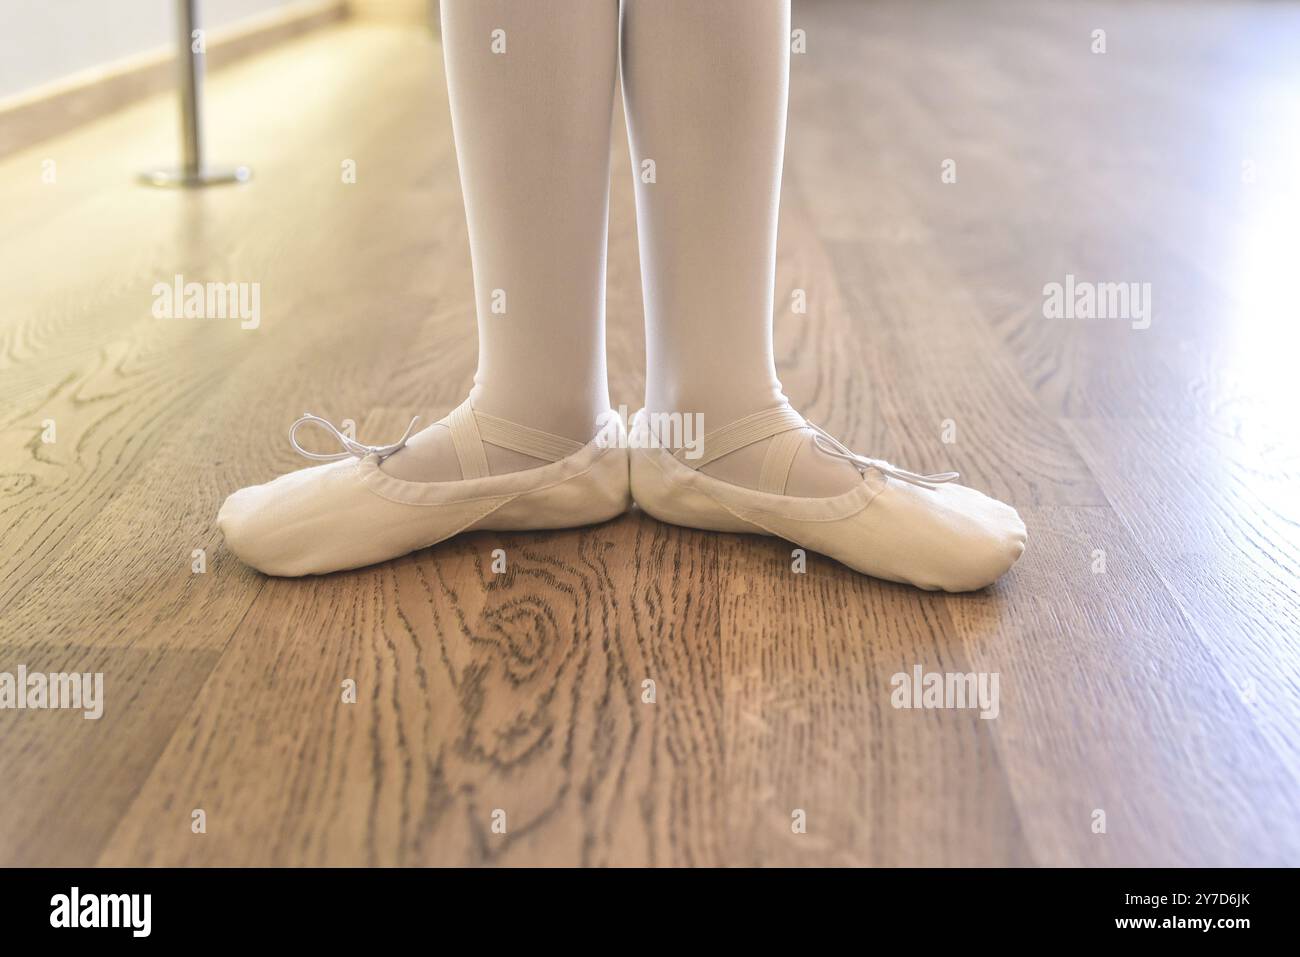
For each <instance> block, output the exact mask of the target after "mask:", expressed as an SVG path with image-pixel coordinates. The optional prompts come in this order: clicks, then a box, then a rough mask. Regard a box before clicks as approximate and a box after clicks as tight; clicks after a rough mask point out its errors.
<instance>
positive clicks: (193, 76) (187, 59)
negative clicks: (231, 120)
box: [140, 0, 252, 188]
mask: <svg viewBox="0 0 1300 957" xmlns="http://www.w3.org/2000/svg"><path fill="white" fill-rule="evenodd" d="M198 24H199V16H198V0H176V67H177V81H178V82H177V87H178V91H179V94H180V146H181V163H180V165H179V166H172V167H165V168H162V169H156V170H150V171H149V172H147V173H142V174H141V175H140V179H141V180H142V181H143V182H145V183H147V184H149V185H150V186H173V187H175V186H179V187H188V188H193V187H198V186H213V185H216V184H218V183H243V182H246V181H247V180H248V179H249V177H250V176H252V171H251V170H249V168H248V167H247V166H209V165H207V164H206V163H205V162H204V160H203V66H204V52H203V51H204V49H205V44H204V43H203V42H202V34H201V33H200V32H199V25H198Z"/></svg>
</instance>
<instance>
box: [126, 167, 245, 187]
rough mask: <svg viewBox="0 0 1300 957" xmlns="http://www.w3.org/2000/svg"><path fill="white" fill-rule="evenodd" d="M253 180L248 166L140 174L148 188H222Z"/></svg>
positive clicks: (159, 170)
mask: <svg viewBox="0 0 1300 957" xmlns="http://www.w3.org/2000/svg"><path fill="white" fill-rule="evenodd" d="M252 178H253V171H252V170H251V169H249V168H248V167H247V166H205V167H203V168H202V169H200V170H197V171H196V170H187V169H185V168H184V167H181V166H171V167H168V168H166V169H157V170H151V171H150V172H148V173H141V174H140V182H142V183H144V184H146V185H148V186H162V187H171V188H180V189H194V188H197V187H199V186H220V185H222V184H224V183H247V182H248V181H249V180H250V179H252Z"/></svg>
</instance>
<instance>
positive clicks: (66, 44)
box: [0, 0, 293, 99]
mask: <svg viewBox="0 0 1300 957" xmlns="http://www.w3.org/2000/svg"><path fill="white" fill-rule="evenodd" d="M291 2H293V0H199V23H200V25H202V26H204V27H220V26H226V25H228V24H231V23H235V22H237V21H239V20H243V19H246V18H248V17H250V16H256V15H257V14H261V13H266V12H268V11H270V10H274V9H275V8H277V7H283V6H287V5H289V4H290V3H291ZM175 6H176V4H175V0H0V99H3V98H4V97H7V96H11V95H13V94H15V93H21V92H23V91H25V90H29V89H31V88H32V87H36V86H41V85H42V84H45V83H49V82H51V81H53V80H58V79H61V78H63V77H66V76H68V75H69V74H72V73H76V72H78V71H80V70H86V69H90V68H92V67H102V66H107V65H108V64H110V63H112V62H113V61H114V60H120V59H122V58H124V57H129V56H132V55H134V54H137V53H145V52H148V51H150V50H156V49H158V48H160V47H169V46H170V45H171V43H172V42H173V41H172V37H173V35H174V33H175V28H174V26H173V17H174V16H175V13H174V10H175Z"/></svg>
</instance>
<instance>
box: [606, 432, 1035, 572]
mask: <svg viewBox="0 0 1300 957" xmlns="http://www.w3.org/2000/svg"><path fill="white" fill-rule="evenodd" d="M809 430H811V432H812V434H813V436H814V440H815V442H816V444H817V447H818V448H820V449H821V450H822V451H823V452H826V453H827V454H829V455H833V456H835V457H838V458H842V459H844V460H846V461H849V462H851V463H852V464H853V465H855V466H856V467H857V468H858V470H859V472H860V473H861V475H862V482H861V483H860V484H859V485H856V486H855V487H854V488H852V489H851V490H849V491H848V492H845V493H843V494H841V495H836V496H833V497H829V498H800V497H794V496H789V495H785V494H783V492H784V489H785V485H786V482H787V480H788V476H789V471H790V466H791V464H792V463H793V460H794V455H795V453H796V452H797V450H798V448H799V447H800V446H801V445H803V444H806V443H805V439H806V437H807V435H808V433H809ZM768 438H771V439H772V440H773V441H771V442H770V443H769V445H768V448H767V451H766V453H765V457H764V462H763V468H762V473H761V477H760V483H759V484H760V485H761V486H762V487H761V488H760V489H749V488H745V487H743V486H740V485H735V484H733V483H731V482H725V481H722V480H721V479H717V478H714V477H713V476H711V475H708V474H706V473H704V472H702V471H700V469H701V468H702V467H703V466H704V465H707V464H708V463H709V462H712V461H715V460H716V459H718V458H721V457H722V456H723V455H727V454H729V453H731V452H734V451H736V450H738V449H740V448H744V447H745V446H747V445H751V444H753V443H754V442H758V441H762V440H764V439H768ZM630 446H631V452H630V456H631V459H630V470H631V484H632V497H633V499H634V500H635V501H636V503H637V504H638V505H639V506H640V507H641V508H642V509H643V510H644V511H646V512H647V513H649V514H650V515H652V516H654V517H655V518H657V519H659V520H660V521H664V522H670V523H672V524H674V525H685V526H687V527H690V528H702V529H711V530H715V531H723V532H748V533H751V534H757V535H773V536H776V537H778V538H783V539H785V540H786V541H789V542H792V543H794V544H795V545H798V546H800V547H802V548H805V549H809V550H812V551H816V552H820V553H821V554H823V555H827V556H829V557H831V558H833V559H835V560H836V561H839V562H841V563H843V564H844V565H847V566H848V567H849V568H852V569H854V570H856V571H859V572H862V573H863V574H866V575H871V576H872V577H874V578H883V579H886V580H888V581H895V582H903V583H905V584H910V585H915V586H916V587H918V588H923V589H926V590H930V591H934V590H942V591H949V592H963V591H973V590H975V589H979V588H983V587H985V586H986V585H989V584H991V583H992V582H994V581H996V580H997V579H998V578H999V577H1000V576H1001V575H1002V574H1004V573H1005V572H1006V571H1007V570H1008V569H1009V568H1010V567H1011V566H1012V565H1013V564H1015V562H1016V560H1017V559H1018V558H1019V557H1020V555H1021V553H1022V552H1023V551H1024V549H1025V541H1026V537H1027V536H1026V532H1025V525H1024V523H1023V522H1022V521H1021V520H1020V516H1019V515H1018V514H1017V513H1016V510H1015V509H1013V508H1011V507H1010V506H1009V505H1004V504H1003V503H1001V502H998V501H996V500H995V499H992V498H989V497H988V496H987V495H984V494H982V493H981V492H977V491H975V490H974V489H971V488H967V487H965V486H962V485H956V484H953V480H954V479H956V478H958V475H957V473H956V472H944V473H940V474H937V475H918V474H917V473H915V472H910V471H907V470H906V469H901V468H898V467H897V466H893V465H890V464H889V463H888V462H883V461H880V460H878V459H870V458H866V457H865V456H861V455H857V454H856V453H853V452H851V451H849V450H848V449H847V448H845V447H844V446H843V445H842V444H841V443H839V442H838V441H837V440H835V439H834V438H832V437H831V436H830V435H828V434H827V433H825V432H823V431H822V430H821V429H819V428H817V427H816V426H814V425H812V424H811V423H808V422H806V421H805V420H804V419H803V417H802V416H800V415H799V414H798V413H797V412H795V411H794V410H793V409H791V408H789V407H788V406H783V407H780V408H777V409H772V410H768V411H765V412H760V413H757V414H755V415H752V416H748V417H746V418H745V419H741V420H739V421H737V422H734V423H732V424H731V425H728V426H725V427H724V428H722V429H718V430H716V431H714V432H710V433H708V434H707V435H705V437H704V443H703V453H702V454H697V455H696V457H695V458H693V459H692V458H691V457H689V456H688V455H687V454H685V453H686V452H687V450H686V449H679V450H677V451H676V452H674V451H673V450H672V449H671V448H668V447H665V446H663V445H661V444H660V443H659V442H658V441H656V439H655V438H654V431H653V429H652V428H651V423H650V417H649V416H647V414H646V413H645V411H644V410H642V411H641V412H639V413H637V416H636V418H635V419H634V422H633V428H632V435H631V441H630ZM697 452H698V450H697Z"/></svg>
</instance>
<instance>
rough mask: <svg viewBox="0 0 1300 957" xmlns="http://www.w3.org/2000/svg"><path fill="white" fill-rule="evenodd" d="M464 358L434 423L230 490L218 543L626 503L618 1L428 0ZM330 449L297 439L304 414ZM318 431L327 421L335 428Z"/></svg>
mask: <svg viewBox="0 0 1300 957" xmlns="http://www.w3.org/2000/svg"><path fill="white" fill-rule="evenodd" d="M442 14H443V45H444V50H445V52H446V61H447V83H448V91H449V94H450V99H451V110H452V123H453V128H454V131H455V137H456V152H457V157H458V159H459V163H460V175H461V182H462V185H463V187H464V191H465V212H466V217H467V219H468V221H469V240H470V254H471V257H472V259H473V263H474V290H475V299H476V302H477V312H478V330H479V365H478V372H477V374H476V376H475V378H474V387H473V390H472V391H471V392H470V395H469V397H468V399H467V400H466V401H465V402H463V403H462V404H461V405H460V406H458V407H457V409H456V410H455V411H453V412H452V413H451V414H450V415H449V416H447V418H446V419H444V420H443V421H442V422H439V423H436V424H435V425H432V426H430V427H429V428H427V429H425V430H424V431H423V432H420V433H418V434H416V435H415V436H413V437H410V438H409V440H408V439H407V438H406V437H403V439H402V440H401V441H399V442H395V443H393V444H391V445H387V446H382V447H374V446H366V445H362V444H360V443H358V442H356V441H355V440H353V439H351V438H349V437H347V436H344V435H343V434H342V433H340V432H338V431H337V430H333V427H332V426H330V425H329V423H327V422H325V421H324V420H320V419H316V418H314V417H304V418H303V419H301V420H299V422H297V423H295V424H294V427H293V430H292V431H291V432H290V439H291V441H292V442H293V443H294V445H295V447H296V448H298V450H299V451H300V452H303V453H304V454H306V455H308V457H311V458H317V459H325V460H328V461H330V464H328V465H320V466H316V467H315V468H308V469H303V470H300V471H297V472H292V473H290V474H288V475H283V476H280V477H279V478H277V479H275V480H273V481H271V482H268V483H267V484H265V485H257V486H252V487H250V488H245V489H241V490H239V491H237V492H235V493H234V494H233V495H231V496H230V497H229V498H228V499H227V500H226V502H225V504H224V505H223V506H222V508H221V512H220V514H219V515H218V516H217V523H218V525H219V526H220V527H221V529H222V532H223V534H224V535H225V538H226V544H227V545H228V546H229V547H230V548H231V549H232V550H233V551H234V552H235V553H236V554H237V555H239V557H240V558H241V559H243V560H244V562H246V563H247V564H249V565H252V566H253V567H254V568H257V569H259V570H261V571H263V572H266V573H267V574H272V575H305V574H323V573H327V572H332V571H338V570H341V569H346V568H356V567H360V566H362V565H369V564H373V563H375V562H380V561H385V560H387V559H390V558H395V557H397V556H399V555H404V554H406V553H407V552H410V551H414V550H417V549H420V548H424V547H426V546H428V545H431V544H434V543H436V542H439V541H442V540H443V539H445V538H448V537H450V536H452V535H455V534H458V533H459V532H462V531H469V530H476V529H488V530H513V529H535V528H566V527H571V526H575V525H585V524H589V523H593V522H601V521H605V520H607V519H609V518H612V517H614V516H615V515H618V514H620V513H621V512H623V511H624V510H625V509H626V508H627V507H628V506H629V505H630V501H629V493H628V478H627V475H628V472H627V452H626V449H625V448H624V444H625V443H619V442H613V443H610V442H609V441H608V439H609V438H611V436H610V433H609V425H610V423H609V420H608V418H607V416H608V413H609V397H608V386H607V383H606V377H605V334H604V326H605V313H604V298H605V245H606V231H607V224H606V214H607V206H608V193H609V147H610V126H611V120H612V112H613V89H614V70H615V66H616V62H617V55H618V47H617V31H618V7H617V0H443V3H442ZM308 424H310V425H312V426H314V427H317V428H324V429H325V430H327V431H330V434H332V435H333V437H334V438H335V440H336V441H337V442H338V443H339V444H340V445H341V446H342V448H343V451H342V452H339V453H336V454H321V453H314V452H308V451H305V450H304V449H303V448H302V447H301V446H298V444H297V441H296V439H295V438H294V436H295V435H296V433H297V431H298V429H299V428H301V427H304V426H306V425H308ZM331 430H332V431H331Z"/></svg>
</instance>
